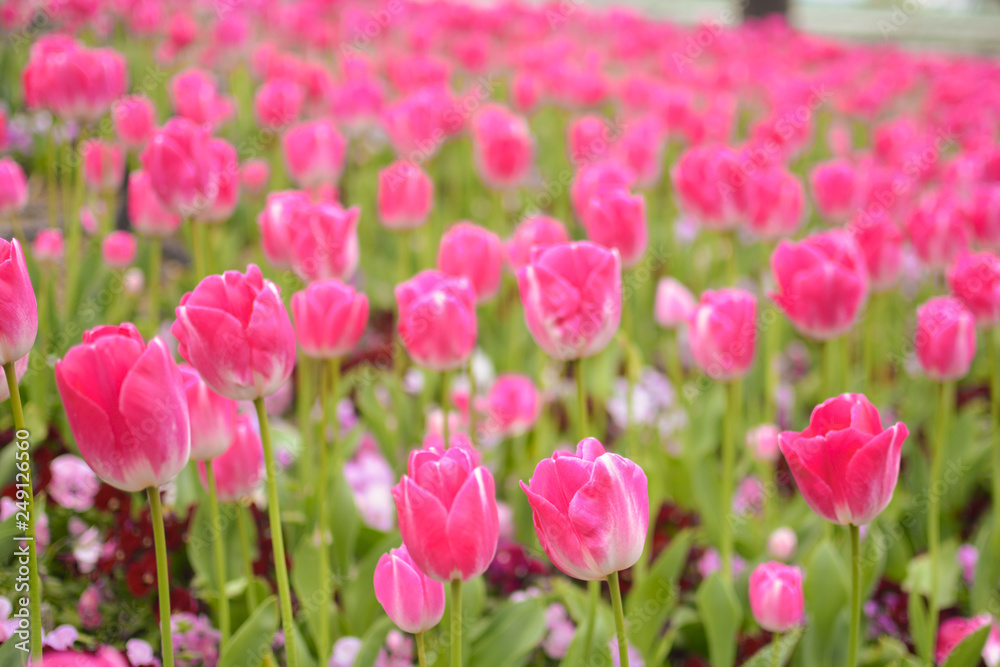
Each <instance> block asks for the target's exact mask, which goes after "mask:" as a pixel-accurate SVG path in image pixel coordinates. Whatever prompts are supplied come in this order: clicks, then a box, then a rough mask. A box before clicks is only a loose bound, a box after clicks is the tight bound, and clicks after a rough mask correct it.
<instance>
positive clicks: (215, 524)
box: [205, 459, 229, 653]
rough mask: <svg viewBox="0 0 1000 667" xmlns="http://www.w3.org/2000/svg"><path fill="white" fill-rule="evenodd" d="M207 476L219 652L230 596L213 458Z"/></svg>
mask: <svg viewBox="0 0 1000 667" xmlns="http://www.w3.org/2000/svg"><path fill="white" fill-rule="evenodd" d="M205 478H206V479H207V480H208V512H209V514H211V516H212V535H213V536H214V537H215V539H213V540H212V551H213V552H214V555H215V578H216V579H218V581H217V582H216V584H217V585H218V587H219V588H218V594H219V634H220V635H221V637H220V640H219V652H220V653H221V652H222V649H223V648H224V647H225V645H226V643H227V642H228V641H229V598H227V597H226V557H225V554H224V553H223V551H222V522H221V521H220V520H219V492H218V490H217V489H216V486H215V470H214V468H213V467H212V460H211V459H208V460H207V461H205Z"/></svg>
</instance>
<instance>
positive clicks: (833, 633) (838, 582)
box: [800, 540, 850, 665]
mask: <svg viewBox="0 0 1000 667" xmlns="http://www.w3.org/2000/svg"><path fill="white" fill-rule="evenodd" d="M849 591H850V588H849V584H848V570H847V567H846V565H845V564H844V561H843V558H842V557H841V555H840V552H839V551H837V549H835V548H834V547H833V545H832V544H831V543H830V541H829V540H825V541H823V542H822V543H821V544H820V545H819V546H818V547H816V550H815V551H814V552H813V555H812V558H810V559H809V564H808V566H807V568H806V577H805V581H804V582H803V592H804V594H805V599H806V614H807V616H808V618H809V627H808V628H806V632H805V635H804V636H803V638H802V647H801V649H800V652H801V653H803V654H804V656H805V658H804V660H803V664H806V665H830V664H839V663H840V662H843V660H840V659H839V658H837V657H835V656H834V655H833V654H834V653H838V654H839V653H841V652H843V649H844V646H846V644H847V637H846V634H845V635H844V636H843V637H840V641H839V642H837V641H835V639H837V638H838V635H840V634H844V632H843V631H844V630H845V629H846V624H845V623H842V622H840V617H841V616H842V615H843V618H844V620H846V615H847V613H848V612H847V608H848V606H849Z"/></svg>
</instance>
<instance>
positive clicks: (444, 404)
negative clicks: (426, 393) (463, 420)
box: [440, 371, 451, 449]
mask: <svg viewBox="0 0 1000 667" xmlns="http://www.w3.org/2000/svg"><path fill="white" fill-rule="evenodd" d="M448 385H449V382H448V371H441V399H440V400H441V417H442V419H441V433H442V436H443V438H444V441H443V442H444V444H443V446H444V448H445V449H448V446H449V444H450V443H451V434H450V433H449V428H448V402H449V401H450V400H451V399H450V398H449V396H448Z"/></svg>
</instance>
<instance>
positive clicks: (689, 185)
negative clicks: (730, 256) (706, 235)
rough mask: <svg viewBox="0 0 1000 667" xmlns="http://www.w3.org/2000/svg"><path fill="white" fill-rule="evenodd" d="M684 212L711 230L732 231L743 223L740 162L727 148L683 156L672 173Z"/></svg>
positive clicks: (701, 148) (699, 150)
mask: <svg viewBox="0 0 1000 667" xmlns="http://www.w3.org/2000/svg"><path fill="white" fill-rule="evenodd" d="M670 176H671V179H672V180H673V183H674V191H675V192H676V194H677V200H678V204H679V205H680V207H681V209H682V210H683V211H684V212H685V213H687V214H688V215H690V216H692V217H693V218H694V219H696V220H697V221H698V222H699V223H701V224H702V225H704V226H705V227H707V228H709V229H717V230H726V229H732V228H734V227H735V226H736V225H737V224H739V221H740V217H741V216H740V204H739V196H740V194H741V193H740V190H741V187H742V179H743V178H744V177H743V176H742V175H741V172H740V168H739V160H738V158H737V156H736V154H735V153H734V152H733V150H732V149H730V148H727V147H725V146H696V147H694V148H689V149H688V150H686V151H684V153H682V154H681V156H680V158H678V160H677V162H676V163H674V166H673V169H672V170H671V172H670Z"/></svg>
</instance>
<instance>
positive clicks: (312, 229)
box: [286, 202, 361, 282]
mask: <svg viewBox="0 0 1000 667" xmlns="http://www.w3.org/2000/svg"><path fill="white" fill-rule="evenodd" d="M360 216H361V211H360V209H359V208H358V207H357V206H352V207H351V208H348V209H344V208H342V207H341V206H340V205H339V204H337V203H335V202H319V203H314V204H310V205H307V206H292V207H290V208H289V221H288V226H287V227H286V230H287V232H288V239H289V246H288V248H289V255H290V259H291V263H292V270H293V271H295V274H296V275H297V276H298V277H299V278H301V279H302V280H304V281H307V282H311V281H314V280H325V279H328V278H337V279H339V280H350V279H351V277H352V276H353V275H354V272H355V270H356V269H357V268H358V220H359V218H360Z"/></svg>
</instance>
